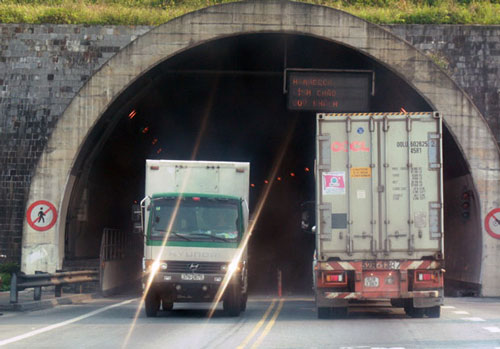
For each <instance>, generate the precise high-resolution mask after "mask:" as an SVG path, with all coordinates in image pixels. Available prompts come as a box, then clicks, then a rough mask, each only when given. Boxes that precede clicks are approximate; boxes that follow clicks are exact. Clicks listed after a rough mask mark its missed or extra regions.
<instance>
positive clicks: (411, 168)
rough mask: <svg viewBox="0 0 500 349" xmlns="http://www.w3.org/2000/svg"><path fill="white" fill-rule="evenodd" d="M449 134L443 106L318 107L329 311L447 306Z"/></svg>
mask: <svg viewBox="0 0 500 349" xmlns="http://www.w3.org/2000/svg"><path fill="white" fill-rule="evenodd" d="M441 135H442V124H441V116H440V114H439V113H438V112H422V113H361V114H317V136H316V156H317V159H316V205H315V217H316V227H315V230H316V253H315V261H314V263H313V265H314V289H315V296H316V306H317V311H318V317H319V318H325V317H330V316H332V315H333V316H339V315H344V314H346V313H347V306H348V305H349V304H350V303H354V302H356V300H375V299H387V300H391V303H392V304H393V305H394V306H400V307H404V309H405V311H406V312H407V314H408V315H410V316H412V317H422V316H424V315H427V316H429V317H439V316H440V305H442V303H443V272H444V269H443V267H444V258H443V179H442V170H443V166H442V146H441V143H442V141H441V138H442V136H441ZM303 226H307V222H305V223H304V222H303Z"/></svg>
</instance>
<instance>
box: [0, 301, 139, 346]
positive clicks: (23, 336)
mask: <svg viewBox="0 0 500 349" xmlns="http://www.w3.org/2000/svg"><path fill="white" fill-rule="evenodd" d="M136 299H137V298H133V299H129V300H126V301H123V302H121V303H116V304H112V305H108V306H107V307H104V308H100V309H96V310H94V311H91V312H90V313H87V314H83V315H80V316H77V317H75V318H73V319H70V320H66V321H63V322H59V323H57V324H53V325H50V326H47V327H42V328H39V329H38V330H35V331H31V332H28V333H25V334H21V335H19V336H15V337H12V338H9V339H4V340H2V341H0V347H1V346H4V345H6V344H10V343H14V342H18V341H20V340H23V339H26V338H29V337H33V336H36V335H37V334H40V333H45V332H48V331H52V330H55V329H56V328H59V327H63V326H66V325H69V324H72V323H74V322H77V321H80V320H83V319H86V318H89V317H91V316H94V315H97V314H99V313H102V312H103V311H106V310H109V309H112V308H116V307H120V306H122V305H125V304H128V303H131V302H133V301H135V300H136Z"/></svg>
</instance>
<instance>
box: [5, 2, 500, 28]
mask: <svg viewBox="0 0 500 349" xmlns="http://www.w3.org/2000/svg"><path fill="white" fill-rule="evenodd" d="M228 2H232V1H231V0H144V1H141V0H46V1H42V0H3V1H1V2H0V22H1V23H34V24H39V23H52V24H88V25H106V24H109V25H159V24H162V23H165V22H167V21H169V20H171V19H173V18H176V17H179V16H181V15H183V14H185V13H188V12H191V11H195V10H198V9H200V8H204V7H208V6H212V5H217V4H222V3H228ZM301 2H306V3H312V4H318V5H324V6H328V7H332V8H336V9H339V10H343V11H346V12H349V13H351V14H353V15H355V16H358V17H361V18H364V19H366V20H368V21H370V22H373V23H379V24H402V23H404V24H424V23H425V24H483V25H495V24H500V0H475V1H471V0H454V1H452V0H343V1H342V0H303V1H301Z"/></svg>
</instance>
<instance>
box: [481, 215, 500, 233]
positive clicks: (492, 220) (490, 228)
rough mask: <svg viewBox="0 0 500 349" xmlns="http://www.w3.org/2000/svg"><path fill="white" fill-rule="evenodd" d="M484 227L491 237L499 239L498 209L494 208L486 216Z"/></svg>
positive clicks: (499, 217) (499, 221) (499, 218)
mask: <svg viewBox="0 0 500 349" xmlns="http://www.w3.org/2000/svg"><path fill="white" fill-rule="evenodd" d="M484 226H485V228H486V231H487V232H488V234H490V236H491V237H494V238H495V239H500V208H495V209H493V210H491V211H490V213H488V214H487V215H486V218H485V219H484Z"/></svg>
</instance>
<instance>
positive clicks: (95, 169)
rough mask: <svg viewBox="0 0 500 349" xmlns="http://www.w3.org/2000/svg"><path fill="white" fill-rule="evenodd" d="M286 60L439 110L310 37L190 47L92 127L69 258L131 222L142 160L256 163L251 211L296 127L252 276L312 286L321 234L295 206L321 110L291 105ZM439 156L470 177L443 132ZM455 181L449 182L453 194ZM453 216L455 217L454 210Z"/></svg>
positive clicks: (381, 97) (394, 99) (91, 252)
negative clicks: (358, 73)
mask: <svg viewBox="0 0 500 349" xmlns="http://www.w3.org/2000/svg"><path fill="white" fill-rule="evenodd" d="M285 68H301V69H318V70H320V69H357V70H359V69H363V70H373V71H374V72H375V95H374V96H372V97H371V99H370V111H372V112H392V111H396V112H397V111H400V109H401V108H404V109H405V110H406V111H408V112H411V111H430V110H432V107H431V106H430V105H429V104H428V103H427V102H426V101H425V100H424V98H422V97H421V96H420V95H418V94H417V93H416V92H415V90H414V89H413V88H412V87H411V86H409V85H408V84H407V83H406V82H405V81H404V80H403V79H401V78H400V77H398V76H397V75H395V74H394V73H393V72H391V71H390V70H388V69H387V68H386V67H384V66H383V65H382V64H380V63H378V62H376V61H374V60H373V59H371V58H369V57H367V56H365V55H363V54H361V53H359V52H357V51H355V50H352V49H350V48H346V47H344V46H341V45H339V44H336V43H333V42H328V41H325V40H322V39H318V38H314V37H311V36H304V35H296V34H248V35H242V36H234V37H227V38H223V39H218V40H215V41H212V42H209V43H205V44H202V45H200V46H197V47H194V48H191V49H189V50H187V51H184V52H182V53H180V54H177V55H175V56H174V57H171V58H169V59H167V60H166V61H164V62H163V63H162V64H160V65H158V66H157V67H155V68H153V69H152V70H150V71H149V72H147V73H146V74H145V75H143V76H142V77H141V78H139V79H138V80H137V81H136V82H135V83H134V84H133V85H132V86H130V87H129V88H128V90H126V91H125V92H124V93H123V94H122V95H121V96H119V98H117V100H116V101H115V102H114V103H113V105H112V106H111V107H110V108H109V109H108V110H107V111H106V113H105V114H104V115H103V116H102V117H101V119H100V121H99V122H98V124H97V125H96V126H95V127H94V129H93V130H92V132H91V133H90V134H89V135H88V138H87V141H86V143H85V144H84V146H83V148H82V151H81V153H80V155H79V157H78V159H77V161H76V164H75V167H74V170H73V173H74V174H75V175H76V177H77V181H76V183H75V186H74V187H73V191H72V194H71V199H70V204H69V209H68V215H67V224H66V240H65V244H66V245H65V260H79V259H90V258H97V257H98V256H99V246H100V243H101V234H102V231H103V229H104V228H119V229H122V230H124V231H131V228H132V222H131V219H130V216H131V214H130V212H131V206H132V204H133V203H134V202H138V201H140V200H141V199H142V198H143V196H144V172H145V159H182V160H186V159H193V160H219V161H249V162H250V163H251V183H252V187H251V188H250V195H251V196H250V209H251V212H252V209H253V208H254V206H255V204H256V203H257V200H258V198H259V196H260V194H261V193H262V190H263V188H265V186H266V185H269V184H266V181H269V180H271V178H270V177H269V176H270V173H271V170H272V168H273V165H274V164H275V161H276V157H277V154H278V152H279V150H280V148H281V147H282V146H283V144H284V141H285V138H286V135H287V134H288V133H289V132H292V138H291V141H290V143H289V144H288V147H287V148H286V153H285V156H284V158H283V161H282V163H281V166H280V167H279V170H278V173H277V178H275V182H274V184H273V186H272V189H271V191H270V195H269V198H268V200H267V202H266V204H265V206H264V210H263V212H262V215H261V217H260V219H259V221H258V223H257V226H256V229H255V231H254V234H253V236H252V239H251V241H250V245H249V263H250V265H249V273H250V274H249V285H250V290H251V292H256V293H259V292H262V293H269V292H275V290H276V283H277V282H276V278H277V270H278V269H280V270H282V272H283V289H284V292H285V293H292V294H299V293H308V292H310V290H311V284H312V272H311V262H312V255H313V251H314V236H313V235H308V234H305V233H303V232H302V231H301V230H300V204H301V203H302V202H304V201H310V200H314V174H313V168H314V147H315V144H314V142H315V113H314V112H298V111H290V110H288V109H287V103H286V99H287V96H286V95H285V94H284V93H283V72H284V70H285ZM444 153H445V169H444V170H445V179H446V180H448V179H450V180H452V179H454V178H463V177H464V176H465V177H466V176H468V175H469V173H468V172H469V171H468V169H467V165H466V163H465V160H464V159H463V156H462V154H461V152H460V150H459V148H458V147H457V146H456V144H455V143H454V140H453V138H452V137H451V136H450V134H449V132H448V131H446V132H445V134H444ZM447 164H449V165H447ZM278 177H279V178H278ZM460 185H461V184H457V186H460ZM460 188H462V187H460ZM455 190H456V189H455V186H449V187H448V192H449V193H450V191H451V193H452V194H449V195H451V196H453V195H454V194H453V193H454V191H455ZM451 196H450V197H451ZM447 214H448V218H447V220H448V221H451V220H454V218H453V217H454V215H455V214H457V213H456V212H454V211H453V210H451V211H449V212H448V213H447ZM445 224H446V219H445ZM445 231H446V229H445ZM464 234H465V233H464ZM137 249H138V251H140V252H141V253H142V249H143V246H142V245H140V246H137Z"/></svg>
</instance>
